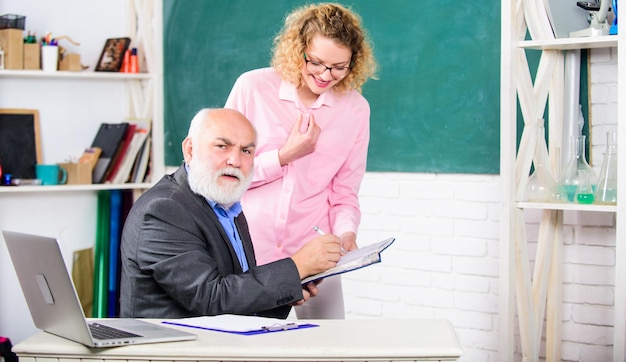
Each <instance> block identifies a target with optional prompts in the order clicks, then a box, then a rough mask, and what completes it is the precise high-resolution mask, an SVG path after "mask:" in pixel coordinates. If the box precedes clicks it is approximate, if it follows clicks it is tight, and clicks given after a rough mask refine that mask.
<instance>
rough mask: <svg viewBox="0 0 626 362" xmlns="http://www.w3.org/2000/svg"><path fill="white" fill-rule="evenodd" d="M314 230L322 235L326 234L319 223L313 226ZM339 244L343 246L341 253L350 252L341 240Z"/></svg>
mask: <svg viewBox="0 0 626 362" xmlns="http://www.w3.org/2000/svg"><path fill="white" fill-rule="evenodd" d="M313 230H315V232H316V233H318V234H320V235H326V233H325V232H324V230H322V229H320V227H319V226H317V225H315V226H313ZM339 246H340V247H341V254H345V253H347V252H348V251H347V250H346V249H344V248H343V245H341V241H340V242H339Z"/></svg>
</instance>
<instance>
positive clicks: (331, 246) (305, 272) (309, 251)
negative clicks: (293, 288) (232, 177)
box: [291, 234, 341, 279]
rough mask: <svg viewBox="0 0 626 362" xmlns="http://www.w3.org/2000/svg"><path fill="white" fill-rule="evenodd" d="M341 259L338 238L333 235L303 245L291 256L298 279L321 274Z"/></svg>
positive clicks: (320, 237)
mask: <svg viewBox="0 0 626 362" xmlns="http://www.w3.org/2000/svg"><path fill="white" fill-rule="evenodd" d="M340 257H341V246H340V244H339V238H338V237H336V236H335V235H331V234H327V235H323V236H318V237H317V238H315V239H313V240H311V241H309V242H308V243H306V244H304V246H303V247H302V248H300V249H299V250H298V251H297V252H296V253H295V254H293V255H292V256H291V259H293V261H294V263H295V264H296V267H297V268H298V273H299V274H300V279H304V278H306V277H308V276H309V275H313V274H317V273H321V272H323V271H325V270H328V269H330V268H332V267H335V266H336V265H337V261H338V260H339V258H340Z"/></svg>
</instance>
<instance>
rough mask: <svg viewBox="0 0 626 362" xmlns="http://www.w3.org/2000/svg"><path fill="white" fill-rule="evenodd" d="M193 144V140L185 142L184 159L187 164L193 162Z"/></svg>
mask: <svg viewBox="0 0 626 362" xmlns="http://www.w3.org/2000/svg"><path fill="white" fill-rule="evenodd" d="M192 148H193V147H192V142H191V138H190V137H187V138H185V139H184V140H183V159H184V160H185V163H187V164H188V163H189V162H190V161H191V155H192Z"/></svg>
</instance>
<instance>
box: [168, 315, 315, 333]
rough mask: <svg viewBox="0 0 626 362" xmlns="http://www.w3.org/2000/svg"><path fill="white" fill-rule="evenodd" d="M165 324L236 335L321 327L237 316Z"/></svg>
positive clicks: (178, 320) (281, 320)
mask: <svg viewBox="0 0 626 362" xmlns="http://www.w3.org/2000/svg"><path fill="white" fill-rule="evenodd" d="M163 323H164V324H171V325H175V326H183V327H190V328H198V329H206V330H209V331H216V332H225V333H235V334H242V335H253V334H261V333H268V332H282V331H287V330H293V329H300V328H312V327H319V325H317V324H310V323H306V324H303V323H296V322H294V321H288V320H284V319H278V318H268V317H256V316H243V315H235V314H221V315H217V316H203V317H191V318H182V319H176V320H168V321H164V322H163Z"/></svg>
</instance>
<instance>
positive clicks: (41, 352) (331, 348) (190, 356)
mask: <svg viewBox="0 0 626 362" xmlns="http://www.w3.org/2000/svg"><path fill="white" fill-rule="evenodd" d="M151 321H152V322H155V323H158V321H154V320H151ZM307 322H311V323H315V324H319V325H320V327H316V328H308V329H299V330H288V331H284V332H278V333H267V334H260V335H252V336H242V335H236V334H231V333H222V332H213V331H205V330H196V329H190V328H186V327H177V326H171V327H172V328H177V329H182V330H186V331H191V332H193V333H196V334H197V335H198V339H196V340H194V341H184V342H171V343H157V344H143V345H131V346H123V347H111V348H98V349H92V348H88V347H85V346H83V345H81V344H78V343H74V342H72V341H69V340H66V339H63V338H60V337H56V336H54V335H51V334H48V333H43V332H42V333H38V334H36V335H34V336H32V337H30V338H29V339H27V340H25V341H23V342H21V343H19V344H17V345H15V346H14V347H13V350H14V352H16V353H17V354H18V356H19V358H20V362H36V358H51V359H53V360H57V361H61V360H63V361H64V362H67V361H68V360H78V359H85V358H88V359H89V360H90V361H91V362H100V361H105V360H120V359H123V360H127V361H138V360H143V361H145V360H152V361H154V360H156V361H174V360H176V361H201V360H204V361H206V360H209V359H210V360H219V361H298V360H299V361H313V360H324V361H364V360H367V361H378V360H381V361H382V360H385V361H390V360H393V361H456V360H457V359H458V358H459V357H460V356H461V354H462V350H461V346H460V344H459V340H458V338H457V335H456V333H455V331H454V328H453V327H452V325H451V324H450V322H448V321H446V320H436V319H409V320H390V319H372V320H313V321H307ZM48 361H49V362H51V361H50V360H48Z"/></svg>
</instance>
